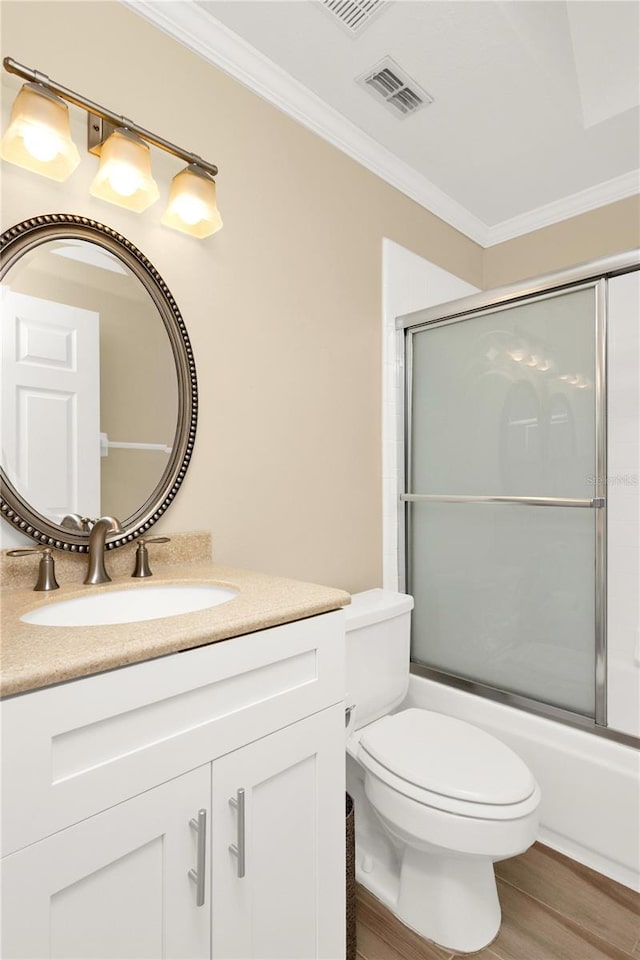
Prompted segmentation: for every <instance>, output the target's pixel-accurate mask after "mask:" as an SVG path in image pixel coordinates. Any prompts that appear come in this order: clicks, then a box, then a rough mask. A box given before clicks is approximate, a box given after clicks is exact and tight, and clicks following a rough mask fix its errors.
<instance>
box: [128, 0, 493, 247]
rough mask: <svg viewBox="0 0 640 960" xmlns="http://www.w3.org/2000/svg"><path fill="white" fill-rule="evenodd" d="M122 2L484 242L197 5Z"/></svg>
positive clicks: (479, 231)
mask: <svg viewBox="0 0 640 960" xmlns="http://www.w3.org/2000/svg"><path fill="white" fill-rule="evenodd" d="M123 2H124V4H125V6H127V7H129V8H130V9H131V10H133V11H134V12H135V13H138V14H139V15H140V16H142V17H144V18H145V19H146V20H149V21H150V22H151V23H153V24H154V26H156V27H158V28H159V29H160V30H162V31H164V33H167V34H169V36H171V37H173V38H174V39H176V40H179V41H180V43H183V44H184V45H185V46H186V47H188V48H189V49H190V50H193V52H194V53H197V54H199V55H200V56H201V57H203V58H204V59H205V60H208V61H209V62H210V63H212V64H214V66H216V67H219V68H220V69H221V70H223V71H224V72H225V73H228V74H229V75H230V76H232V77H233V78H234V79H235V80H238V81H239V82H240V83H242V84H243V85H244V86H246V87H249V89H250V90H253V92H254V93H257V94H258V95H259V96H260V97H262V98H263V99H264V100H267V101H269V102H270V103H272V104H273V105H274V106H276V107H278V108H279V109H280V110H282V111H283V113H286V114H288V115H289V116H290V117H293V119H294V120H297V121H298V123H301V124H302V125H303V126H305V127H307V128H308V129H309V130H312V131H313V132H314V133H316V134H318V135H319V136H321V137H322V138H323V139H324V140H327V141H328V142H329V143H331V144H333V146H334V147H337V148H338V149H339V150H341V151H342V152H343V153H346V154H348V156H350V157H351V158H352V159H353V160H356V161H357V162H358V163H360V164H362V166H363V167H366V168H367V170H370V171H371V172H372V173H375V174H376V175H377V176H379V177H380V178H381V179H382V180H385V181H386V182H387V183H389V184H391V186H393V187H396V188H397V189H398V190H400V192H401V193H404V194H406V196H408V197H410V198H411V199H412V200H415V201H416V203H419V204H420V206H422V207H424V208H425V209H426V210H429V211H430V212H431V213H433V214H435V215H436V216H437V217H439V218H440V219H441V220H445V221H446V222H447V223H448V224H450V226H452V227H455V229H456V230H459V231H460V232H461V233H464V234H466V236H468V237H469V238H470V239H471V240H474V241H475V242H476V243H478V244H480V245H481V246H484V245H485V243H486V239H487V228H486V226H485V224H484V223H483V222H482V221H481V220H479V219H478V218H477V217H475V216H474V215H473V214H472V213H470V212H469V211H468V210H467V209H466V208H465V207H463V206H462V205H461V204H459V203H457V202H456V201H455V200H453V199H452V198H451V197H449V196H448V195H447V194H446V193H444V192H443V191H442V190H440V189H439V188H438V187H436V186H435V185H434V184H432V183H431V182H430V181H429V180H427V179H426V178H425V177H423V176H422V175H421V174H420V173H418V172H417V170H414V169H413V167H410V166H409V164H407V163H404V161H402V160H399V159H398V157H396V156H395V154H393V153H391V151H390V150H387V149H386V148H385V147H383V146H381V145H380V144H379V143H378V141H377V140H374V139H373V137H370V136H369V135H368V134H366V133H364V132H363V131H362V130H360V129H359V128H358V127H357V126H356V125H355V124H354V123H352V122H351V121H350V120H347V119H346V118H345V117H343V116H342V115H341V114H340V113H338V111H337V110H334V108H333V107H330V106H329V105H328V104H327V103H325V102H324V100H322V99H321V98H320V97H318V96H317V95H316V94H315V93H313V92H312V91H311V90H309V89H308V88H307V87H305V86H304V85H303V84H301V83H299V81H297V80H295V79H294V78H293V77H292V76H291V75H290V74H288V73H287V72H286V71H285V70H283V69H282V68H281V67H279V66H278V65H277V64H275V63H274V62H273V61H272V60H269V58H268V57H265V56H264V54H262V53H260V51H258V50H256V48H255V47H252V46H251V45H250V44H248V43H247V42H246V41H245V40H243V39H242V38H241V37H239V36H238V34H236V33H234V32H233V31H232V30H229V28H228V27H226V26H225V25H224V24H221V23H220V22H219V21H217V20H214V19H213V18H212V17H210V16H209V15H208V14H207V13H205V11H204V10H203V9H202V8H201V7H199V6H197V5H196V4H195V3H189V2H181V0H160V2H157V0H123Z"/></svg>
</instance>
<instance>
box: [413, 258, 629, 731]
mask: <svg viewBox="0 0 640 960" xmlns="http://www.w3.org/2000/svg"><path fill="white" fill-rule="evenodd" d="M635 268H636V269H637V263H636V264H635ZM591 269H593V268H591ZM626 269H629V265H628V264H626V262H624V260H623V259H621V258H618V259H617V260H612V261H608V262H606V263H605V264H603V265H602V269H601V271H600V273H599V275H597V276H594V275H593V274H592V273H590V272H589V270H588V269H587V268H585V269H584V270H582V271H580V270H576V271H574V273H573V274H571V275H567V274H563V275H561V277H562V282H560V281H559V280H558V279H557V278H556V280H555V282H554V278H547V280H546V281H545V280H544V279H543V280H541V281H539V282H536V283H529V284H528V285H527V287H526V288H524V287H520V288H516V287H511V288H506V289H505V290H503V291H497V292H493V293H483V294H477V295H473V296H471V297H468V298H465V299H464V300H460V301H455V302H453V303H450V304H445V305H443V306H442V307H439V308H430V309H428V310H424V311H420V312H418V313H415V314H410V315H408V316H406V317H403V318H400V320H399V321H398V327H399V328H401V329H403V330H404V334H405V338H404V351H405V353H404V369H405V386H406V396H405V463H404V492H403V493H402V495H401V497H400V501H401V505H400V509H401V525H400V526H401V530H403V531H404V537H405V543H404V550H402V549H401V551H400V552H401V556H402V555H404V562H405V570H404V571H402V573H403V574H404V582H405V586H406V589H407V591H408V592H409V593H411V594H413V596H414V599H415V610H414V615H413V633H412V661H413V668H412V669H413V670H414V672H417V673H419V674H421V675H423V676H427V677H429V678H431V679H435V680H439V681H442V682H445V683H450V684H453V685H457V686H461V687H463V688H465V689H467V690H472V691H473V692H475V693H480V694H483V695H486V696H489V697H492V698H494V699H499V700H502V701H503V702H507V703H510V704H512V705H514V706H520V707H524V708H525V709H529V710H533V711H534V712H539V713H543V714H546V715H548V716H551V717H555V718H556V719H560V720H566V721H568V722H570V723H577V724H579V725H585V726H591V727H599V728H604V727H605V726H606V294H607V276H608V275H611V274H613V273H614V272H624V271H625V270H626ZM559 276H560V275H559Z"/></svg>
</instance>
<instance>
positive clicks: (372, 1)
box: [321, 0, 388, 37]
mask: <svg viewBox="0 0 640 960" xmlns="http://www.w3.org/2000/svg"><path fill="white" fill-rule="evenodd" d="M321 2H322V6H323V7H324V8H325V10H328V11H329V13H330V14H331V15H332V16H333V17H334V18H335V19H336V20H338V21H339V23H340V25H341V26H342V27H344V29H345V30H346V31H347V32H348V33H350V34H351V36H352V37H355V36H357V35H358V34H359V33H361V32H362V31H363V30H364V28H365V27H366V26H368V25H369V24H370V23H371V21H372V20H373V18H374V17H375V16H377V15H378V14H379V13H381V12H382V10H383V9H384V8H385V7H386V5H387V3H388V0H321Z"/></svg>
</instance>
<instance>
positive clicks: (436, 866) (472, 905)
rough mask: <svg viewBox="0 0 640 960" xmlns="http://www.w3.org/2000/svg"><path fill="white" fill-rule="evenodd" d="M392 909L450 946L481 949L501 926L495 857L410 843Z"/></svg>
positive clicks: (467, 950) (426, 934) (424, 933)
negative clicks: (419, 847) (464, 854)
mask: <svg viewBox="0 0 640 960" xmlns="http://www.w3.org/2000/svg"><path fill="white" fill-rule="evenodd" d="M394 912H395V914H396V916H397V917H398V918H399V919H400V920H402V922H403V923H405V924H406V925H407V926H408V927H411V929H412V930H415V932H416V933H419V934H420V935H421V936H423V937H425V938H426V939H427V940H433V941H434V942H435V943H437V944H439V945H440V946H443V947H446V948H447V949H448V950H455V951H456V952H458V951H459V952H462V953H472V952H475V951H476V950H481V949H482V948H483V947H486V946H487V945H488V944H489V943H491V942H492V940H494V939H495V937H496V935H497V933H498V930H499V929H500V920H501V913H500V903H499V901H498V891H497V889H496V881H495V876H494V872H493V862H492V861H491V860H489V859H488V858H485V857H460V856H457V857H456V856H447V855H442V854H440V853H439V852H437V851H436V850H434V851H433V852H425V851H422V850H416V849H415V848H414V847H408V846H406V847H405V848H404V851H403V857H402V865H401V868H400V884H399V892H398V899H397V902H396V904H395V910H394Z"/></svg>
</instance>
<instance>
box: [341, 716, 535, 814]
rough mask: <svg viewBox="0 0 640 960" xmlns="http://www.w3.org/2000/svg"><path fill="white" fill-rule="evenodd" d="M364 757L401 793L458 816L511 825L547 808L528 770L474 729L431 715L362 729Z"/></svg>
mask: <svg viewBox="0 0 640 960" xmlns="http://www.w3.org/2000/svg"><path fill="white" fill-rule="evenodd" d="M357 757H358V760H359V761H360V763H361V764H362V766H363V767H364V769H365V770H366V771H368V772H369V773H371V774H373V775H374V776H376V777H377V778H378V779H379V780H381V781H382V782H383V783H386V784H387V785H388V786H389V787H391V788H392V789H394V790H396V791H397V792H398V793H401V794H403V795H404V796H406V797H408V798H410V799H412V800H415V801H417V802H418V803H421V804H424V805H426V806H430V807H434V808H435V809H438V810H442V811H444V812H448V813H452V814H456V815H458V816H466V817H475V818H479V819H488V820H512V819H517V818H519V817H523V816H526V815H528V814H529V813H530V812H532V811H533V810H535V808H536V807H537V806H538V804H539V801H540V791H539V788H538V786H537V784H536V782H535V780H534V778H533V776H532V774H531V772H530V771H529V769H528V767H527V766H526V765H525V764H524V763H523V762H522V760H520V758H519V757H518V756H517V755H516V754H515V753H513V751H512V750H510V749H509V747H507V746H506V745H505V744H504V743H502V742H501V741H499V740H497V739H496V738H495V737H493V736H491V735H490V734H488V733H485V732H484V731H483V730H479V729H478V728H476V727H473V726H472V725H471V724H468V723H465V722H464V721H462V720H457V719H455V718H453V717H448V716H445V715H444V714H439V713H434V712H432V711H428V710H420V709H409V710H403V711H401V712H400V713H396V714H394V715H392V716H386V717H382V718H381V719H380V720H376V721H374V722H373V723H371V724H369V725H368V726H367V727H365V728H363V729H362V731H361V736H360V740H359V745H358V750H357Z"/></svg>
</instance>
